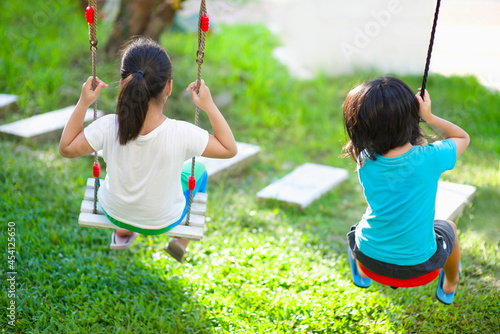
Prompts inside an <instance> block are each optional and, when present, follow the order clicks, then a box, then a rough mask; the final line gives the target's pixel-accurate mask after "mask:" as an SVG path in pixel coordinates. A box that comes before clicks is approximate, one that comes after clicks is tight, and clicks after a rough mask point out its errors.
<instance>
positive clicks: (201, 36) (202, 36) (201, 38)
mask: <svg viewBox="0 0 500 334" xmlns="http://www.w3.org/2000/svg"><path fill="white" fill-rule="evenodd" d="M206 14H207V5H206V2H205V0H201V4H200V15H199V18H198V51H197V52H196V63H197V64H198V79H197V81H196V82H197V85H196V94H199V93H200V84H201V65H202V64H203V57H204V56H205V40H206V36H207V33H206V32H205V31H202V30H201V16H202V15H206ZM199 115H200V108H198V106H196V109H195V116H194V125H198V118H199ZM195 164H196V158H195V157H193V159H192V160H191V177H194V166H195ZM192 204H193V190H190V191H189V203H188V212H187V215H186V225H189V219H190V218H191V206H192Z"/></svg>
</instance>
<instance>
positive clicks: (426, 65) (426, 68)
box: [420, 0, 441, 99]
mask: <svg viewBox="0 0 500 334" xmlns="http://www.w3.org/2000/svg"><path fill="white" fill-rule="evenodd" d="M440 5H441V0H437V2H436V10H435V12H434V22H433V23H432V32H431V40H430V41H429V48H428V50H427V59H426V61H425V70H424V77H423V79H422V90H421V91H420V97H422V99H423V98H424V93H425V86H426V85H427V77H428V75H429V65H430V63H431V54H432V47H433V46H434V35H435V34H436V26H437V21H438V16H439V6H440Z"/></svg>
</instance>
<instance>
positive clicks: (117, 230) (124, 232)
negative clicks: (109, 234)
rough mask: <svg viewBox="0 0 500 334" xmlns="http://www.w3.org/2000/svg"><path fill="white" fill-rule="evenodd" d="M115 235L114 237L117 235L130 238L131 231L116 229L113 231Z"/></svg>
mask: <svg viewBox="0 0 500 334" xmlns="http://www.w3.org/2000/svg"><path fill="white" fill-rule="evenodd" d="M115 233H116V235H117V236H119V237H128V236H130V235H131V234H132V231H129V230H124V229H122V228H117V229H116V230H115Z"/></svg>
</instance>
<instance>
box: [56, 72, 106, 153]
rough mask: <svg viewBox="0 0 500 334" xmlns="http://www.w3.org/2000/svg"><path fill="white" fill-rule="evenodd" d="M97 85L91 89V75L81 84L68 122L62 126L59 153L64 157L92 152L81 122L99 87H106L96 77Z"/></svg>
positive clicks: (99, 90) (95, 97)
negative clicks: (78, 95) (78, 98)
mask: <svg viewBox="0 0 500 334" xmlns="http://www.w3.org/2000/svg"><path fill="white" fill-rule="evenodd" d="M96 83H97V86H96V89H95V90H92V77H89V78H88V79H87V81H86V82H85V83H84V84H83V86H82V94H81V95H80V100H79V101H78V103H77V104H76V107H75V110H74V111H73V113H72V114H71V116H70V118H69V120H68V123H66V125H65V126H64V130H63V133H62V135H61V141H60V142H59V153H61V155H62V156H63V157H66V158H77V157H81V156H84V155H87V154H90V153H92V152H94V149H93V148H92V146H90V144H89V143H88V141H87V139H85V136H84V134H83V122H84V120H85V114H86V113H87V109H88V108H89V106H90V105H91V104H92V103H94V101H95V100H96V99H97V96H99V93H100V92H101V89H102V88H104V87H108V85H106V84H105V83H104V82H102V81H101V80H99V78H97V81H96Z"/></svg>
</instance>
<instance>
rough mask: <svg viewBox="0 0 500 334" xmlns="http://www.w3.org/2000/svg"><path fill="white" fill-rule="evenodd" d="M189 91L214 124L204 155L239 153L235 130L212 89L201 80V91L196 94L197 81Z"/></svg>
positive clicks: (231, 154) (230, 155)
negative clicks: (232, 128)
mask: <svg viewBox="0 0 500 334" xmlns="http://www.w3.org/2000/svg"><path fill="white" fill-rule="evenodd" d="M186 90H187V91H189V90H191V91H192V92H191V94H192V97H193V101H194V103H195V104H196V105H197V106H198V107H199V108H201V109H202V110H204V111H205V112H206V113H207V115H208V118H209V120H210V124H212V129H213V131H214V134H213V135H209V138H208V144H207V147H206V149H205V151H204V152H203V154H202V156H204V157H208V158H222V159H224V158H232V157H234V156H235V155H236V153H238V148H237V147H236V141H235V140H234V136H233V132H232V131H231V128H230V127H229V125H228V124H227V122H226V119H225V118H224V116H222V114H221V112H220V111H219V109H218V108H217V106H216V105H215V103H214V101H213V99H212V95H211V94H210V89H209V88H208V87H207V86H206V85H205V81H204V80H201V85H200V93H199V94H196V82H193V83H191V84H190V85H189V86H188V88H186Z"/></svg>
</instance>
